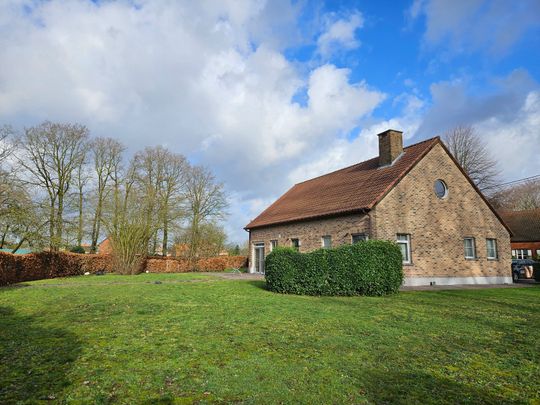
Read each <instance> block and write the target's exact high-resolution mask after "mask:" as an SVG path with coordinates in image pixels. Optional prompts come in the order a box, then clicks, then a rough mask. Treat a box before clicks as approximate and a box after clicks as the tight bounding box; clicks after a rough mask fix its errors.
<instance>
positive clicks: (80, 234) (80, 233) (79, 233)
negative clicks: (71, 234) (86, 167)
mask: <svg viewBox="0 0 540 405" xmlns="http://www.w3.org/2000/svg"><path fill="white" fill-rule="evenodd" d="M83 225H84V224H83V190H82V188H80V189H79V227H78V230H77V246H81V243H82V238H83Z"/></svg>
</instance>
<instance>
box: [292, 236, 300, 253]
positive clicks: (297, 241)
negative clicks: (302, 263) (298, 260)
mask: <svg viewBox="0 0 540 405" xmlns="http://www.w3.org/2000/svg"><path fill="white" fill-rule="evenodd" d="M291 247H293V248H294V249H296V250H300V239H297V238H293V239H291Z"/></svg>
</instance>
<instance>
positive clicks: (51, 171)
mask: <svg viewBox="0 0 540 405" xmlns="http://www.w3.org/2000/svg"><path fill="white" fill-rule="evenodd" d="M87 139H88V129H87V128H86V127H85V126H83V125H79V124H58V123H52V122H49V121H46V122H44V123H42V124H40V125H38V126H35V127H31V128H26V129H25V130H24V133H23V134H22V136H21V137H20V138H19V141H18V143H17V146H18V150H19V152H20V153H19V155H18V162H19V164H20V165H21V167H23V168H24V169H26V171H27V176H26V179H25V181H26V182H27V184H29V185H31V186H37V187H39V188H41V189H43V190H44V191H45V192H46V195H47V199H48V207H49V220H48V223H49V246H50V248H51V250H58V248H59V246H60V244H61V243H62V241H63V228H64V209H65V198H66V196H67V195H68V192H69V189H70V187H71V185H72V183H73V175H74V173H75V171H76V169H77V167H78V165H79V163H80V162H81V160H82V156H83V155H84V153H85V151H86V147H87Z"/></svg>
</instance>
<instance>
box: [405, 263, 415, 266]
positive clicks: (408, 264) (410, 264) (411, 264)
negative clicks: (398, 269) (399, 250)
mask: <svg viewBox="0 0 540 405" xmlns="http://www.w3.org/2000/svg"><path fill="white" fill-rule="evenodd" d="M402 264H403V266H414V263H402Z"/></svg>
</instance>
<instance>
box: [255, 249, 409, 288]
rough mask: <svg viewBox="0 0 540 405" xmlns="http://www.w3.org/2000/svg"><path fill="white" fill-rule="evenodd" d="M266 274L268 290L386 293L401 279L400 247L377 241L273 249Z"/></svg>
mask: <svg viewBox="0 0 540 405" xmlns="http://www.w3.org/2000/svg"><path fill="white" fill-rule="evenodd" d="M265 273H266V274H265V278H266V284H267V287H268V289H269V290H270V291H275V292H279V293H287V294H301V295H385V294H390V293H395V292H397V291H398V289H399V287H400V286H401V283H402V282H403V266H402V256H401V251H400V250H399V247H398V246H397V245H396V244H395V243H393V242H389V241H380V240H372V241H366V242H361V243H357V244H354V245H344V246H340V247H337V248H335V249H319V250H316V251H314V252H311V253H299V252H297V251H296V250H294V249H292V248H276V249H274V251H272V253H270V254H269V255H268V256H267V257H266V262H265Z"/></svg>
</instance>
